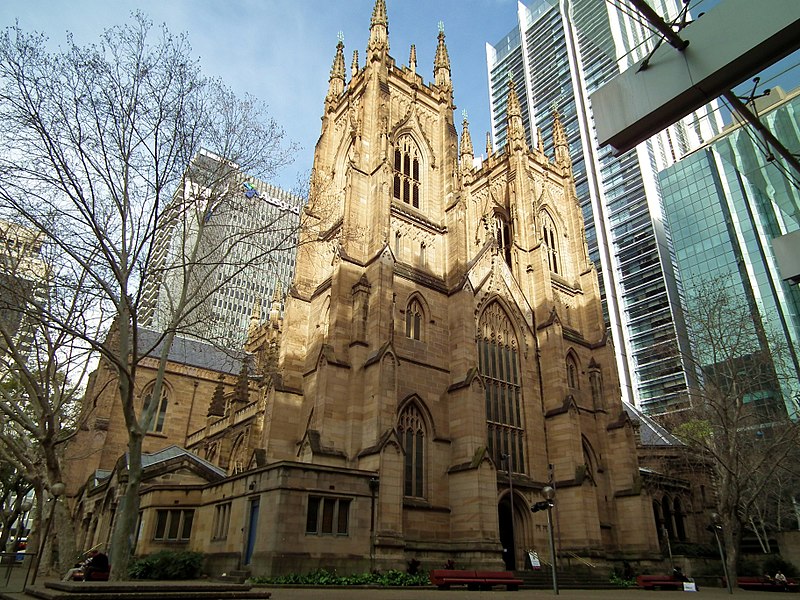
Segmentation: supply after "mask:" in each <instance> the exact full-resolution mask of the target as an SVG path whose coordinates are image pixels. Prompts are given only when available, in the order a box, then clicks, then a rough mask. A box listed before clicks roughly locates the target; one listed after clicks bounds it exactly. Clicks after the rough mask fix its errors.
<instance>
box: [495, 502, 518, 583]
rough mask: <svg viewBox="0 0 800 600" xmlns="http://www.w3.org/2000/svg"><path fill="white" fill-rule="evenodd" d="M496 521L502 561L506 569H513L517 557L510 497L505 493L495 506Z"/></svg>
mask: <svg viewBox="0 0 800 600" xmlns="http://www.w3.org/2000/svg"><path fill="white" fill-rule="evenodd" d="M497 514H498V521H499V524H500V543H501V544H502V546H503V562H505V565H506V569H507V570H508V571H513V570H515V569H516V564H517V557H516V552H515V549H514V548H515V543H514V522H513V516H512V511H511V497H510V496H509V495H508V494H506V495H505V496H503V498H501V499H500V504H499V505H498V506H497Z"/></svg>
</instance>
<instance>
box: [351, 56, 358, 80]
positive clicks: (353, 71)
mask: <svg viewBox="0 0 800 600" xmlns="http://www.w3.org/2000/svg"><path fill="white" fill-rule="evenodd" d="M356 75H358V50H353V62H352V63H351V64H350V78H351V79H352V78H353V77H355V76H356Z"/></svg>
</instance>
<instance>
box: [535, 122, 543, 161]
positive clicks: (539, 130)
mask: <svg viewBox="0 0 800 600" xmlns="http://www.w3.org/2000/svg"><path fill="white" fill-rule="evenodd" d="M536 149H537V150H538V151H539V152H541V153H542V154H544V136H542V128H541V127H537V128H536Z"/></svg>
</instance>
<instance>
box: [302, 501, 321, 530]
mask: <svg viewBox="0 0 800 600" xmlns="http://www.w3.org/2000/svg"><path fill="white" fill-rule="evenodd" d="M320 500H321V498H319V497H317V496H311V497H309V499H308V514H307V515H306V533H317V531H318V530H317V519H318V516H319V502H320Z"/></svg>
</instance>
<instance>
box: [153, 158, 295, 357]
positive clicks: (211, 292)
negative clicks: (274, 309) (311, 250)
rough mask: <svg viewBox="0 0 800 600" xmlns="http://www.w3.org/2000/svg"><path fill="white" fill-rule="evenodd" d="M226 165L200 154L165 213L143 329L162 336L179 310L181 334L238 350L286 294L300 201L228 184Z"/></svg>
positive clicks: (241, 178)
mask: <svg viewBox="0 0 800 600" xmlns="http://www.w3.org/2000/svg"><path fill="white" fill-rule="evenodd" d="M220 165H223V168H222V169H221V168H220ZM224 165H225V161H223V160H222V159H221V158H220V157H218V156H215V155H214V154H212V153H210V152H208V151H205V150H203V151H201V152H200V153H199V154H198V156H196V157H195V159H194V160H193V162H192V165H190V168H189V170H188V171H187V175H186V177H185V178H184V182H183V185H181V187H180V189H179V190H178V191H177V192H176V194H175V196H174V199H173V203H172V204H171V206H170V207H169V208H168V209H167V210H166V211H165V212H164V215H163V217H162V220H161V225H159V227H158V232H157V236H156V240H155V243H154V249H153V255H154V257H155V258H154V260H153V262H152V265H151V267H150V269H149V273H148V280H147V282H146V283H145V285H144V287H143V296H142V297H143V301H142V307H143V309H142V310H141V311H140V322H141V324H142V325H144V326H145V327H149V328H151V329H156V330H162V329H164V328H167V327H169V326H170V322H171V320H172V318H173V317H174V315H175V314H176V313H177V312H179V311H183V313H184V317H183V318H182V319H181V322H180V323H179V325H178V329H179V333H180V334H181V335H183V336H190V337H196V338H199V339H202V340H206V341H209V342H212V343H215V344H218V345H221V346H223V347H230V348H241V347H242V345H243V344H244V341H245V338H246V335H247V329H248V325H249V323H250V318H251V316H252V315H253V314H254V312H255V313H257V314H258V315H260V314H261V312H262V309H264V313H266V312H267V311H268V310H269V309H270V306H271V303H272V300H273V296H275V294H276V293H277V294H278V295H279V296H281V295H282V294H283V292H285V291H286V290H288V288H289V284H290V282H291V279H292V275H293V274H294V261H295V252H296V246H297V239H298V237H297V235H298V229H299V222H300V209H301V207H302V205H303V204H304V202H305V201H304V199H303V198H301V197H299V196H296V195H294V194H291V193H288V192H285V191H283V190H280V189H278V188H276V187H275V186H272V185H270V184H268V183H265V182H263V181H260V180H258V179H255V178H253V177H249V176H246V175H244V174H239V173H234V174H233V176H232V177H228V174H227V173H226V172H225V171H226V170H225V168H224ZM218 172H221V173H222V174H223V176H218V174H217V173H218ZM227 179H230V181H229V180H227ZM181 248H183V251H181ZM189 257H191V258H189ZM187 266H190V267H191V270H189V269H187V268H186V267H187ZM187 273H188V275H187ZM184 285H187V286H188V290H189V293H188V298H187V300H188V302H189V306H188V307H187V308H183V309H182V308H179V306H178V303H179V302H180V300H181V298H183V297H184V296H183V295H182V286H184Z"/></svg>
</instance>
